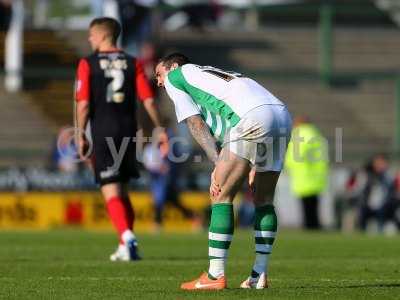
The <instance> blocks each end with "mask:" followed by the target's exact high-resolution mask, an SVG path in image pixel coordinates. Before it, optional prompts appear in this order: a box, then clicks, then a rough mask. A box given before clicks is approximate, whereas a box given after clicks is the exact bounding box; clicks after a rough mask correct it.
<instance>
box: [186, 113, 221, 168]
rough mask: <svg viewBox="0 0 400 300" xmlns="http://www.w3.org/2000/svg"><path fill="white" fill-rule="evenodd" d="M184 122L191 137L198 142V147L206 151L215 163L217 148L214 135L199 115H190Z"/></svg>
mask: <svg viewBox="0 0 400 300" xmlns="http://www.w3.org/2000/svg"><path fill="white" fill-rule="evenodd" d="M186 124H187V126H188V128H189V130H190V133H191V134H192V136H193V138H194V139H195V140H196V141H197V143H199V145H200V147H201V148H203V150H204V151H205V152H206V154H207V156H208V158H209V159H210V160H211V161H212V162H213V163H216V162H217V159H218V148H217V143H216V142H215V139H214V137H213V136H212V135H211V133H210V128H209V127H208V126H207V124H206V123H205V122H204V121H203V119H202V118H201V117H200V115H194V116H190V117H188V118H187V119H186Z"/></svg>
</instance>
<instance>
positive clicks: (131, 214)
mask: <svg viewBox="0 0 400 300" xmlns="http://www.w3.org/2000/svg"><path fill="white" fill-rule="evenodd" d="M121 186H122V199H123V202H124V207H125V212H126V215H127V220H128V226H129V229H130V230H132V231H133V227H134V222H135V210H134V208H133V206H132V202H131V199H130V197H129V189H128V184H127V183H122V184H121Z"/></svg>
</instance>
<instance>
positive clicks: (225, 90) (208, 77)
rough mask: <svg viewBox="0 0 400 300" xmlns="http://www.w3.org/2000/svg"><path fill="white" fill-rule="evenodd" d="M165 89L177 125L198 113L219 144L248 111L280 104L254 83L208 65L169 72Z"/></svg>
mask: <svg viewBox="0 0 400 300" xmlns="http://www.w3.org/2000/svg"><path fill="white" fill-rule="evenodd" d="M165 89H166V91H167V93H168V95H169V97H170V98H171V99H172V101H173V102H174V104H175V113H176V116H177V119H178V122H181V121H183V120H185V119H187V118H188V117H190V116H193V115H197V114H200V115H201V117H202V118H203V120H204V121H205V122H206V123H207V125H208V126H209V127H210V131H211V134H212V135H213V136H214V137H215V138H217V139H218V140H219V141H221V142H223V141H224V136H225V134H226V132H227V131H228V130H229V129H230V128H232V127H235V126H236V125H237V124H238V123H239V121H240V120H241V118H242V117H243V116H244V115H245V114H246V113H247V112H249V111H250V110H252V109H254V108H256V107H258V106H261V105H266V104H269V105H271V104H272V105H284V104H283V103H282V102H281V101H279V100H278V99H277V98H276V97H275V96H274V95H272V94H271V93H270V92H269V91H268V90H266V89H265V88H264V87H262V86H261V85H259V84H258V83H257V82H255V81H254V80H252V79H250V78H245V77H242V75H241V74H239V73H234V72H227V71H223V70H220V69H217V68H214V67H210V66H198V65H194V64H186V65H183V66H182V67H179V68H177V69H175V70H173V71H170V72H169V73H168V76H167V78H166V80H165Z"/></svg>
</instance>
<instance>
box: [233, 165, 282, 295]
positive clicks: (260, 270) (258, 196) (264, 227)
mask: <svg viewBox="0 0 400 300" xmlns="http://www.w3.org/2000/svg"><path fill="white" fill-rule="evenodd" d="M279 175H280V172H274V171H267V172H257V173H256V176H255V178H254V205H255V218H254V239H255V251H256V258H255V261H254V265H253V268H252V271H251V275H250V276H249V278H248V279H247V280H245V281H244V282H243V283H242V284H241V287H242V288H259V289H260V288H265V287H267V274H268V263H269V255H270V254H271V251H272V245H273V243H274V240H275V237H276V231H277V226H278V219H277V216H276V213H275V207H274V205H273V200H274V194H275V188H276V184H277V182H278V178H279Z"/></svg>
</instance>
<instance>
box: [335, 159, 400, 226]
mask: <svg viewBox="0 0 400 300" xmlns="http://www.w3.org/2000/svg"><path fill="white" fill-rule="evenodd" d="M389 167H390V163H389V160H388V158H387V157H386V156H385V155H384V154H377V155H375V156H374V157H372V158H371V159H370V160H368V161H367V162H366V163H365V165H364V166H362V167H361V168H359V169H354V170H350V171H349V174H348V177H347V180H346V181H345V184H344V186H343V188H342V189H341V190H340V191H339V192H338V193H337V195H336V198H335V216H336V227H337V229H341V230H343V231H352V230H354V229H359V230H361V231H378V232H389V233H390V232H395V231H396V230H397V231H398V230H400V172H398V171H397V172H395V173H394V174H393V173H392V172H391V170H390V169H389Z"/></svg>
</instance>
